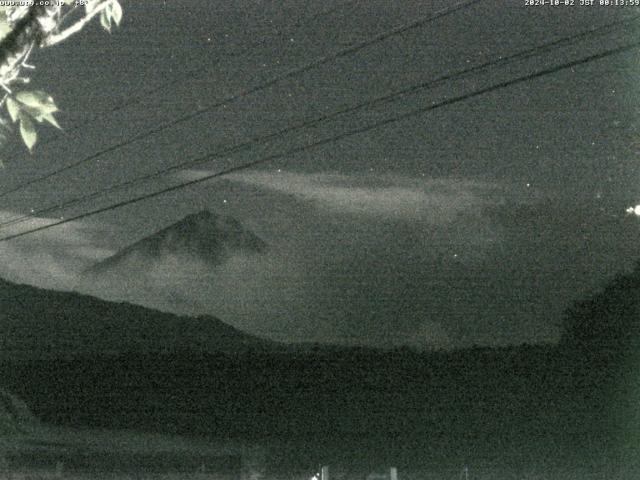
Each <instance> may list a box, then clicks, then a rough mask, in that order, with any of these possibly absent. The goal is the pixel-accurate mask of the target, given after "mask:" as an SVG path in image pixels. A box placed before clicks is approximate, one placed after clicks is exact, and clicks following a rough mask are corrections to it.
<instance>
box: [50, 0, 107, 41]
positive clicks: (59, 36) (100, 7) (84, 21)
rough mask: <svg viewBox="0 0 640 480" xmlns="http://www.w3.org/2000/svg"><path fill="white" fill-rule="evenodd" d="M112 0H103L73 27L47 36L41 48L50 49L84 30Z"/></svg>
mask: <svg viewBox="0 0 640 480" xmlns="http://www.w3.org/2000/svg"><path fill="white" fill-rule="evenodd" d="M112 1H113V0H105V1H104V2H103V3H101V4H100V5H98V6H97V7H96V8H95V9H93V10H91V12H90V13H88V14H86V15H85V16H84V17H82V18H81V19H80V20H78V21H77V22H76V23H74V24H73V25H71V26H70V27H68V28H66V29H64V30H63V31H62V32H59V33H56V34H51V35H49V36H48V37H47V38H45V39H44V41H43V42H42V46H43V47H50V46H52V45H55V44H57V43H60V42H62V41H64V40H66V39H67V38H69V37H70V36H71V35H73V34H75V33H78V32H79V31H80V30H82V29H83V28H84V26H85V25H86V24H87V23H89V22H90V21H91V20H92V19H93V18H94V17H95V16H96V15H98V14H99V13H100V12H102V10H104V9H105V8H107V6H108V5H109V4H110V3H111V2H112Z"/></svg>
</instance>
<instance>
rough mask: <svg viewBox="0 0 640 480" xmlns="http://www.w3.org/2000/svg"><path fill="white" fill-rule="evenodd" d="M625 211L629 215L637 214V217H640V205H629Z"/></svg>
mask: <svg viewBox="0 0 640 480" xmlns="http://www.w3.org/2000/svg"><path fill="white" fill-rule="evenodd" d="M625 212H627V215H635V216H636V217H640V205H636V206H635V207H628V208H627V209H626V210H625Z"/></svg>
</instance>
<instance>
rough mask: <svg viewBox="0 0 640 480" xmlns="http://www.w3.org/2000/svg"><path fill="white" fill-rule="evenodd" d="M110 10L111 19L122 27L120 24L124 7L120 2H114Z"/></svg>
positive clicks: (114, 0)
mask: <svg viewBox="0 0 640 480" xmlns="http://www.w3.org/2000/svg"><path fill="white" fill-rule="evenodd" d="M110 9H111V19H112V20H113V21H114V22H115V24H116V25H118V26H120V22H121V21H122V5H120V2H118V0H113V2H111V5H110Z"/></svg>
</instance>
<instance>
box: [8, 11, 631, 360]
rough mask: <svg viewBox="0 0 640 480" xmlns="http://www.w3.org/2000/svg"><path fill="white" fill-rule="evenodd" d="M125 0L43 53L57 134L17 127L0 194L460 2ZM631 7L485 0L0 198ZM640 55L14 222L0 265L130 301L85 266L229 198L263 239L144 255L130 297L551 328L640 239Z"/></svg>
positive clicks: (220, 309)
mask: <svg viewBox="0 0 640 480" xmlns="http://www.w3.org/2000/svg"><path fill="white" fill-rule="evenodd" d="M576 3H578V0H576ZM596 3H597V2H596ZM122 4H123V7H124V9H125V17H124V21H123V25H122V27H121V28H119V29H116V30H114V31H113V32H112V33H111V34H108V33H106V32H104V31H103V30H101V29H100V27H99V25H98V24H97V22H96V24H95V25H92V26H91V27H90V28H87V29H86V30H85V31H83V32H82V33H81V34H79V35H77V36H76V37H73V38H72V39H70V40H68V41H67V42H65V43H63V44H61V45H59V46H57V47H53V48H51V49H47V50H43V51H40V52H38V54H37V55H36V56H34V57H33V59H32V62H31V63H34V64H36V65H37V70H36V71H35V74H34V76H33V84H34V85H36V86H37V87H41V88H44V89H45V90H47V92H49V93H51V95H52V96H53V97H54V98H55V100H56V102H57V103H58V104H59V105H60V107H61V110H62V112H61V113H60V115H59V117H58V118H59V121H60V123H61V125H62V126H63V128H64V129H65V131H64V132H63V133H58V132H56V131H54V130H53V129H51V130H47V129H46V127H45V128H43V129H41V130H40V133H41V138H40V141H39V145H37V146H36V149H35V151H34V153H33V155H29V154H28V153H27V152H26V151H25V150H24V148H23V147H22V146H21V145H20V144H19V143H18V141H15V143H14V144H13V145H10V146H9V147H8V148H7V151H6V152H5V155H4V158H5V159H6V161H5V163H6V166H5V169H4V170H2V172H0V194H1V193H2V192H4V191H6V190H9V189H12V188H13V187H15V186H18V185H21V184H22V183H24V182H26V181H29V180H30V179H33V178H35V177H37V176H40V175H42V174H43V173H48V172H51V171H54V170H56V169H58V168H60V167H62V166H64V165H68V164H70V163H73V162H75V161H77V160H79V159H81V158H84V157H87V156H89V155H92V154H94V153H95V152H96V151H98V150H100V149H104V148H108V147H109V146H111V145H114V144H117V143H119V142H122V141H123V140H126V139H128V138H130V137H131V136H134V135H136V134H139V133H142V132H145V131H147V130H150V129H153V128H155V127H157V126H158V125H160V124H163V123H165V122H167V121H171V120H172V119H175V118H177V117H179V116H181V115H185V114H187V113H189V112H193V111H196V110H198V109H200V108H203V107H206V106H208V105H211V104H214V103H217V102H218V101H219V100H221V99H223V98H225V97H228V96H230V95H233V94H235V93H238V92H240V91H242V90H246V89H248V88H250V87H252V86H255V85H258V84H260V83H262V82H264V81H265V80H267V79H269V78H272V77H274V76H276V75H278V74H281V73H283V72H286V71H288V70H290V69H292V68H295V67H297V66H300V65H303V64H305V63H308V62H310V61H312V60H314V59H316V58H319V57H321V56H323V55H330V54H332V53H333V52H336V51H338V50H341V49H344V48H346V47H348V46H349V45H353V44H357V43H359V42H362V41H364V40H366V39H368V38H371V37H373V36H375V35H377V34H379V33H381V32H384V31H386V30H390V29H393V28H396V27H398V26H400V25H403V24H406V23H408V22H411V21H413V20H415V19H416V18H418V17H421V16H427V15H430V14H432V13H434V12H437V11H439V10H441V9H443V8H446V7H448V6H450V5H452V2H450V1H444V0H438V1H435V0H422V1H417V0H416V1H408V0H394V1H388V0H385V1H377V0H366V1H364V0H360V1H357V0H356V1H347V0H325V1H301V0H295V1H292V0H278V1H260V0H253V1H244V0H243V1H237V2H228V1H217V0H167V1H166V2H165V1H163V0H146V1H144V2H140V1H133V2H129V1H123V2H122ZM638 13H640V12H639V11H638V9H636V8H633V7H613V6H612V7H584V6H582V7H581V6H578V5H576V6H573V7H551V6H544V7H541V6H533V7H531V6H525V5H524V0H518V1H495V0H486V1H481V2H479V3H478V4H476V5H473V6H470V7H468V8H465V9H462V10H460V11H458V12H456V13H453V14H451V15H449V16H446V17H444V18H441V19H438V20H435V21H433V22H429V23H427V24H426V25H424V26H421V27H419V28H414V29H411V30H409V31H407V32H405V33H403V34H399V35H396V36H393V37H391V38H388V39H386V40H384V41H381V42H378V43H376V44H374V45H371V46H369V47H367V48H364V49H362V50H360V51H358V52H355V53H353V54H351V55H345V56H343V57H341V58H339V59H336V60H332V61H329V62H327V63H326V64H325V65H322V66H319V67H318V68H313V69H309V70H308V71H306V72H305V73H303V74H301V75H296V76H293V77H292V78H289V79H286V80H284V81H282V82H279V83H278V84H277V85H274V86H271V87H269V88H266V89H264V90H262V91H259V92H256V93H254V94H251V95H247V96H245V97H243V98H241V99H239V100H237V101H234V102H231V103H229V104H228V105H226V106H225V107H224V108H218V109H215V110H214V111H211V112H210V113H207V114H204V115H200V116H198V117H197V118H194V119H193V120H192V121H188V122H184V123H182V124H180V125H176V126H175V127H172V128H170V129H167V130H165V131H163V132H162V133H159V134H156V135H153V136H150V137H149V138H147V139H145V140H142V141H138V142H134V143H132V144H130V145H127V146H126V147H124V148H121V149H118V150H116V151H114V152H111V153H109V154H106V155H103V156H101V157H100V158H97V159H95V160H92V161H89V162H86V163H85V164H84V165H83V166H82V167H79V168H75V169H71V170H68V171H67V172H65V173H64V174H60V175H56V176H55V177H52V178H50V179H49V180H47V181H46V182H40V183H37V184H33V185H31V186H29V187H28V188H21V189H19V190H18V191H16V192H14V193H12V194H10V195H6V196H3V197H1V201H2V202H3V204H2V215H3V218H11V217H13V216H15V215H17V214H26V213H29V212H30V210H31V209H35V210H37V209H40V208H42V207H44V206H48V205H51V204H55V203H59V202H62V201H65V200H66V199H69V198H73V197H75V196H77V195H82V194H86V193H88V192H91V191H94V190H97V189H100V188H104V187H107V186H109V185H112V184H114V183H118V182H122V181H125V180H127V179H130V178H133V177H135V176H138V175H142V174H145V173H151V172H154V171H156V170H159V169H161V168H165V167H167V166H170V165H172V164H176V163H180V162H184V161H188V160H189V159H192V158H196V157H198V156H201V155H204V154H207V153H209V152H215V151H216V149H220V148H221V147H222V148H226V147H229V146H233V145H235V144H237V143H240V142H243V141H246V140H247V139H250V138H252V137H255V136H260V135H265V134H268V133H270V132H273V131H276V130H279V129H282V128H285V127H286V126H288V125H292V124H294V123H297V122H300V121H301V120H304V119H310V118H315V117H317V116H319V115H322V114H327V113H331V112H333V111H335V110H339V109H341V108H345V107H347V106H350V105H355V104H357V103H360V102H363V101H366V100H368V99H371V98H375V97H378V96H382V95H385V94H387V93H389V92H393V91H396V90H400V89H403V88H406V87H408V86H411V85H414V84H417V83H421V82H424V81H426V80H429V79H433V78H437V77H439V76H442V75H443V74H446V73H450V72H455V71H458V70H461V69H463V68H465V67H468V66H473V65H476V64H481V63H483V62H486V61H489V60H497V59H498V58H499V57H500V56H503V57H504V56H508V55H510V54H512V53H514V52H518V51H520V50H523V49H526V48H532V47H535V46H538V45H542V44H544V43H546V42H551V41H554V40H557V39H559V38H562V37H566V36H569V35H572V34H575V33H579V32H583V31H587V30H589V29H592V28H594V27H596V26H598V25H605V24H608V23H610V22H614V21H617V20H621V19H623V18H630V17H633V16H635V15H638ZM637 33H638V30H637V25H635V24H634V23H631V24H629V25H626V26H624V25H618V26H617V27H615V28H613V29H612V30H611V31H609V32H608V33H607V34H606V35H599V36H596V35H592V36H587V37H585V38H584V39H583V41H582V42H580V43H577V44H574V45H570V46H566V47H563V48H559V49H556V50H552V51H550V52H545V53H544V54H542V55H539V56H536V57H533V58H529V59H525V60H521V61H518V62H514V63H509V64H508V65H505V64H502V65H498V66H496V67H495V68H492V69H491V70H490V71H488V72H486V73H483V74H481V75H480V74H478V75H473V76H469V77H468V78H465V79H462V80H456V81H450V82H445V83H443V84H442V85H441V86H439V87H438V88H435V89H431V90H424V91H420V92H418V93H415V94H411V95H405V96H403V97H402V98H401V99H399V100H397V101H393V102H387V103H385V104H383V105H377V106H375V107H373V108H371V109H365V110H361V111H358V112H355V113H354V114H352V115H347V116H344V117H341V118H340V119H337V120H336V121H333V122H327V123H325V124H322V125H320V126H317V127H314V128H311V129H308V130H304V131H299V132H296V133H293V134H291V135H285V136H282V137H279V138H277V139H274V141H273V142H270V143H269V144H268V145H260V146H255V147H253V148H250V149H248V150H246V151H244V152H241V153H239V154H236V155H232V156H228V157H225V158H224V159H216V160H214V161H212V162H210V163H208V164H204V165H200V166H198V167H197V168H194V169H191V170H187V171H181V172H176V173H174V174H172V175H169V176H166V177H163V179H161V180H155V181H153V182H148V183H145V184H142V185H136V186H135V187H134V188H130V189H127V190H124V191H119V192H116V193H113V194H110V195H107V196H104V197H101V198H99V199H94V200H92V201H91V202H89V203H88V204H83V205H78V206H74V207H73V208H68V209H65V210H62V211H60V212H56V213H52V214H51V215H49V216H47V218H46V219H45V218H40V219H34V220H32V221H31V222H29V223H23V224H20V225H19V226H15V227H12V228H10V229H7V228H6V227H5V228H4V229H3V231H2V232H0V233H2V234H3V236H4V235H5V234H8V233H13V232H18V231H20V230H22V229H25V228H27V227H29V226H34V225H40V224H44V223H46V222H48V221H50V219H51V218H60V217H68V216H73V215H75V214H78V213H81V212H83V211H86V210H89V209H93V208H97V207H101V206H104V205H108V204H110V203H113V202H115V201H119V200H122V199H125V198H129V197H132V196H135V195H140V194H143V193H145V192H149V191H152V190H155V189H157V188H160V187H162V186H167V185H171V184H174V183H177V182H180V181H184V180H185V179H192V178H198V177H199V176H202V175H206V174H207V173H210V172H214V171H217V170H219V169H221V168H225V167H229V166H232V165H239V164H241V163H244V162H250V161H254V160H256V159H258V158H261V157H264V156H267V155H270V154H272V153H276V152H280V151H283V150H286V149H289V148H292V147H296V146H299V145H303V144H305V143H307V142H311V141H314V140H319V139H322V138H325V137H331V136H333V135H337V134H339V133H341V132H344V131H347V130H350V129H353V128H357V127H359V126H362V125H367V124H369V123H371V122H375V121H379V120H382V119H384V118H388V117H393V116H397V115H401V114H402V113H404V112H407V111H409V110H411V109H413V108H416V107H418V106H421V105H429V104H430V103H433V102H440V101H442V100H445V99H448V98H453V97H456V96H459V95H462V94H464V93H466V92H470V91H474V90H478V89H481V88H483V87H485V86H489V85H492V84H494V83H499V82H502V81H505V80H508V79H510V78H515V77H518V76H522V75H526V74H528V73H532V72H536V71H538V70H541V69H544V68H548V67H552V66H554V65H560V64H562V63H565V62H569V61H572V60H574V59H578V58H582V57H585V56H588V55H591V54H593V53H596V52H599V51H603V50H606V49H608V48H612V47H615V46H619V45H624V44H627V43H630V42H632V41H636V40H637ZM639 61H640V57H639V56H638V50H632V51H629V52H626V53H622V54H619V55H613V56H609V57H607V58H604V59H601V60H597V61H593V62H589V63H587V64H584V65H579V66H576V67H575V68H573V69H566V70H563V71H560V72H558V73H555V74H551V75H547V76H544V77H541V78H538V79H534V80H531V81H530V82H523V83H520V84H518V85H514V86H511V87H507V88H504V89H500V90H497V91H495V92H491V93H488V94H485V95H479V96H476V97H473V98H471V99H469V100H467V101H463V102H459V103H455V104H453V105H450V106H447V107H443V108H440V109H437V110H434V111H431V112H427V113H425V114H423V115H419V116H415V117H412V118H408V119H406V120H403V121H399V122H395V123H391V124H389V125H387V126H385V127H382V128H378V129H374V130H372V131H369V132H366V133H363V134H359V135H354V136H351V137H348V138H345V139H343V140H341V141H337V142H333V143H329V144H327V145H324V146H322V147H320V148H316V149H312V150H308V151H306V152H304V153H298V154H294V155H290V156H286V157H285V158H281V159H278V160H276V161H273V162H270V163H265V164H262V165H260V166H258V167H256V168H253V169H250V170H245V171H241V172H236V173H233V174H231V175H229V176H226V177H221V178H220V179H217V180H214V181H210V182H206V183H201V184H199V185H197V186H193V187H189V188H187V189H183V190H179V191H176V192H173V193H171V194H168V195H164V196H161V197H156V198H154V199H150V200H148V201H144V202H141V203H137V204H134V205H130V206H127V207H125V208H121V209H116V210H113V211H110V212H107V213H105V214H100V215H96V216H93V217H91V218H87V219H84V220H82V221H78V222H72V223H68V224H65V225H62V226H60V227H55V228H51V229H49V230H46V231H43V232H41V233H37V234H34V235H30V236H26V237H22V238H19V239H15V240H12V241H10V242H6V243H2V244H0V253H1V254H2V256H3V261H2V265H1V266H0V274H2V275H3V276H5V277H6V278H8V279H11V280H19V281H23V282H27V283H33V284H36V285H39V286H45V287H51V288H63V289H72V288H75V289H77V290H79V291H83V292H89V293H99V294H101V295H102V296H105V297H107V298H112V299H118V298H120V296H121V294H122V292H121V291H119V290H118V286H117V285H114V286H113V287H114V288H113V290H109V289H108V288H107V289H101V290H100V292H96V291H95V288H92V286H91V285H87V284H85V283H83V282H82V281H81V280H79V278H78V272H80V271H81V270H82V269H83V268H86V267H87V266H88V265H91V264H92V263H94V262H96V261H98V260H100V259H103V258H105V257H106V256H108V255H110V254H113V253H114V252H115V251H116V250H118V249H120V248H122V247H125V246H127V245H129V244H131V243H132V242H134V241H136V240H138V239H140V238H142V237H144V236H146V235H149V234H151V233H153V232H155V231H157V230H159V229H160V228H162V227H164V226H166V225H169V224H171V223H173V222H176V221H178V220H180V219H181V218H182V217H184V216H185V215H187V214H190V213H194V212H197V211H199V210H202V209H204V208H208V209H210V210H212V211H216V212H218V213H225V214H229V215H232V216H234V217H236V218H237V219H239V220H240V221H241V222H242V223H243V224H244V225H245V226H246V227H247V228H249V229H250V230H252V231H253V232H255V233H256V234H257V235H258V236H260V237H261V238H263V239H264V240H265V241H266V242H267V243H268V244H269V245H270V247H271V248H270V251H269V253H268V254H267V255H265V256H264V257H260V258H238V259H235V260H234V261H232V262H229V263H228V264H226V265H224V266H223V267H221V268H220V269H218V270H216V271H215V272H209V274H204V275H203V274H202V272H191V271H189V270H188V269H187V268H185V269H182V270H180V269H177V270H175V271H174V272H173V275H168V274H167V275H165V276H162V278H152V279H150V278H146V279H145V280H144V281H143V280H140V281H137V280H138V279H142V278H143V276H144V274H143V273H140V272H132V273H131V279H130V281H129V283H128V285H129V286H130V291H129V294H130V295H133V297H132V298H134V299H135V300H136V301H139V302H140V303H143V304H145V305H150V306H155V307H157V308H161V309H171V310H174V311H178V312H183V313H210V314H214V315H216V316H218V317H219V318H221V319H222V320H224V321H226V322H228V323H230V324H232V325H234V326H237V327H240V328H243V329H246V330H248V331H251V332H254V333H257V334H261V335H265V336H269V337H271V338H275V339H278V340H285V341H290V340H295V341H322V342H338V343H370V344H375V345H399V344H410V345H414V346H423V347H432V348H452V347H460V346H468V345H471V344H491V345H496V344H498V345H503V344H511V343H513V344H520V343H523V342H529V343H533V342H553V341H556V340H557V339H558V335H559V329H558V325H559V321H560V318H561V313H562V311H563V309H564V308H566V307H568V306H569V305H570V304H571V303H572V302H573V301H575V300H579V299H581V298H583V297H584V296H585V295H586V294H588V293H590V292H593V291H595V290H597V289H598V288H599V287H600V286H601V285H603V284H604V282H605V281H606V280H607V279H609V278H611V277H612V276H613V275H615V274H616V273H617V272H622V271H626V270H628V269H630V268H631V267H632V265H633V263H634V261H635V260H636V259H637V258H638V248H637V245H638V233H640V231H639V228H638V226H639V222H640V219H638V217H637V216H635V215H633V214H628V213H626V212H625V210H626V209H627V208H628V207H630V206H634V205H636V204H638V203H640V168H639V167H640V165H639V162H638V154H639V150H640V137H639V136H638V132H637V127H638V112H639V111H640V110H639V109H640V96H639V95H638V89H639V87H638V81H637V79H638V73H639V72H638V70H639V69H640V67H639V66H638V62H639ZM123 105H124V106H123ZM116 107H117V108H116ZM114 109H115V111H114ZM134 279H135V280H134ZM142 284H144V285H145V286H144V287H142V286H140V285H142ZM136 285H138V286H139V290H137V289H136ZM176 299H177V300H176Z"/></svg>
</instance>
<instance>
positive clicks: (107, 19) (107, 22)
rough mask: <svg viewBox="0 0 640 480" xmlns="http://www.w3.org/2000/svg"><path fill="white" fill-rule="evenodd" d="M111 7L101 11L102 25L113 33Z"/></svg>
mask: <svg viewBox="0 0 640 480" xmlns="http://www.w3.org/2000/svg"><path fill="white" fill-rule="evenodd" d="M108 10H109V7H107V8H105V9H104V10H102V11H101V12H100V25H102V27H103V28H104V29H105V30H106V31H107V32H109V33H111V15H110V13H109V11H108Z"/></svg>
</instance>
